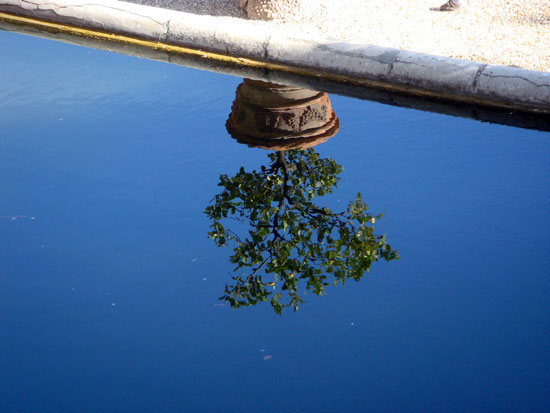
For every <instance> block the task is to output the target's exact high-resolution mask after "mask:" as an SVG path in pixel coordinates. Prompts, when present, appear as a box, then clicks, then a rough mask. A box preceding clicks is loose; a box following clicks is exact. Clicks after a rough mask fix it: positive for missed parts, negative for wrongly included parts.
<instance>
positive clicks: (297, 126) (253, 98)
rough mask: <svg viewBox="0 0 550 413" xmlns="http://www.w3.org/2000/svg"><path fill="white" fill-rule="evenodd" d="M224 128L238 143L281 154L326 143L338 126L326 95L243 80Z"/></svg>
mask: <svg viewBox="0 0 550 413" xmlns="http://www.w3.org/2000/svg"><path fill="white" fill-rule="evenodd" d="M226 127H227V131H228V132H229V134H230V135H231V136H232V137H233V138H235V139H236V140H237V141H238V142H240V143H244V144H247V145H248V146H250V147H258V148H263V149H270V150H275V151H282V150H289V149H305V148H309V147H312V146H315V145H317V144H319V143H322V142H325V141H326V140H327V139H329V138H330V137H332V136H334V135H335V134H336V133H337V132H338V129H339V122H338V118H337V117H336V114H335V113H334V111H333V110H332V106H331V104H330V99H329V97H328V95H327V94H326V93H323V92H316V91H313V90H307V89H300V88H296V87H292V86H282V85H277V84H274V83H266V82H260V81H256V80H250V79H245V80H244V82H243V83H241V84H240V85H239V86H238V87H237V92H236V97H235V101H234V102H233V106H232V108H231V114H230V115H229V119H228V120H227V123H226Z"/></svg>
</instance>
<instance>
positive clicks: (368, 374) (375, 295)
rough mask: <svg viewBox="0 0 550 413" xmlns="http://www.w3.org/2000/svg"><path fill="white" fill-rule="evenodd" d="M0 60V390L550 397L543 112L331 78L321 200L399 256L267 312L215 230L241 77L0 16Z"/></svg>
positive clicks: (358, 400) (254, 402)
mask: <svg viewBox="0 0 550 413" xmlns="http://www.w3.org/2000/svg"><path fill="white" fill-rule="evenodd" d="M0 82H1V85H2V87H1V89H0V125H1V129H0V286H1V287H0V372H1V373H0V396H1V397H0V411H6V412H11V411H68V412H72V411H262V412H264V411H277V412H280V411H331V412H332V411H411V410H413V411H441V410H444V411H445V410H448V411H472V410H474V411H480V410H484V411H503V410H514V411H518V410H519V411H544V410H547V409H548V407H549V396H548V392H547V384H548V379H549V377H548V371H549V367H550V366H549V356H550V354H549V351H548V348H550V342H549V341H550V340H549V337H550V336H549V326H550V323H549V322H550V315H549V310H550V302H549V299H548V297H549V293H550V281H549V277H548V268H549V267H550V258H549V256H548V253H547V251H548V247H549V246H550V245H549V244H550V243H549V237H548V233H549V232H550V224H549V220H548V212H549V209H550V208H549V207H550V188H549V182H550V162H549V160H550V140H549V137H550V135H549V134H548V133H544V132H537V131H529V130H523V129H517V128H511V127H504V126H498V125H491V124H487V123H479V122H475V121H470V120H466V119H460V118H453V117H446V116H442V115H437V114H431V113H425V112H417V111H413V110H407V109H401V108H396V107H388V106H383V105H380V104H376V103H371V102H368V101H359V100H353V99H349V98H345V97H340V96H335V95H332V96H330V99H331V101H332V108H333V110H334V112H335V113H336V115H337V117H338V118H339V121H340V129H339V131H338V133H337V134H336V135H335V136H334V137H332V138H330V139H329V140H328V141H326V142H325V143H322V144H319V145H318V146H316V147H315V148H314V149H313V151H314V152H315V153H316V154H318V155H319V157H320V158H322V159H330V160H333V161H334V162H335V163H337V164H338V165H341V166H342V167H343V172H342V173H341V174H340V175H339V176H340V178H341V179H340V181H338V186H337V188H335V189H334V192H333V193H332V194H329V195H327V196H326V197H324V198H322V201H319V202H320V203H321V204H322V206H329V207H330V208H332V209H333V210H338V209H340V207H342V208H341V209H345V206H347V204H348V202H349V201H351V200H353V199H355V197H356V194H357V192H360V193H361V194H362V197H363V200H364V201H365V202H366V203H368V211H372V213H373V214H377V213H383V214H384V217H383V218H381V219H379V220H376V223H375V224H374V227H375V232H376V234H386V239H387V240H388V242H389V243H390V244H391V247H392V248H395V249H396V250H397V251H398V253H399V257H400V259H399V260H393V261H390V262H382V261H381V262H374V263H373V264H372V267H371V268H370V273H369V274H367V275H365V276H363V278H362V279H361V281H360V282H355V281H352V280H350V281H348V282H346V283H345V285H343V286H342V285H337V286H336V287H333V286H332V283H331V285H330V286H328V287H327V289H326V291H325V292H326V294H325V295H323V296H321V297H319V296H316V295H314V294H312V293H311V291H308V292H307V294H305V295H303V297H302V298H303V299H304V301H305V302H304V303H303V304H302V305H301V306H300V308H299V310H298V311H297V312H293V311H292V310H291V309H284V311H283V312H282V315H280V316H279V315H277V314H275V312H274V311H273V309H272V307H271V306H270V305H269V303H268V302H267V303H260V304H258V305H256V306H251V307H244V308H239V309H236V310H232V309H230V306H229V303H226V302H224V301H223V300H219V297H221V296H222V295H223V292H224V287H225V286H226V284H230V283H231V275H232V274H233V272H232V270H233V267H234V265H233V264H231V263H230V262H229V257H230V255H231V254H232V250H231V248H232V247H231V246H229V247H226V248H218V247H216V246H215V245H214V243H213V242H212V240H210V239H209V238H208V237H207V232H208V231H209V230H210V229H209V226H210V225H211V223H212V222H211V221H210V220H209V219H208V217H207V216H206V215H205V213H204V209H205V208H206V207H207V206H208V205H211V204H212V200H213V198H214V196H215V195H216V194H219V193H220V191H221V188H220V187H219V186H217V184H218V182H219V179H220V175H227V176H228V177H233V176H235V175H236V174H238V173H239V170H240V168H241V167H242V168H243V170H244V171H247V172H250V171H253V170H256V171H260V170H261V167H262V166H264V168H268V167H269V166H270V162H271V161H270V159H269V158H268V155H269V153H270V152H269V151H266V150H263V149H257V148H255V149H253V148H248V147H247V146H246V145H242V144H239V143H237V141H236V140H234V139H232V138H231V137H230V136H229V134H228V133H227V130H226V126H225V123H226V120H227V118H228V115H229V113H230V112H231V107H232V102H233V100H234V99H235V90H236V88H237V86H238V85H239V84H240V83H241V82H242V79H238V78H233V77H226V76H222V75H217V74H212V73H207V72H201V71H196V70H191V69H186V68H183V67H177V66H171V65H168V64H162V63H155V62H151V61H147V60H142V59H136V58H131V57H126V56H122V55H116V54H110V53H107V52H102V51H97V50H90V49H86V48H80V47H76V46H69V45H66V44H62V43H55V42H51V41H46V40H42V39H37V38H32V37H25V36H22V35H17V34H11V33H7V32H0ZM238 225H242V223H241V224H238ZM237 228H240V227H238V226H237ZM243 228H245V227H243ZM243 228H241V229H243ZM276 287H278V286H276ZM302 287H304V285H302ZM275 291H278V290H275ZM300 291H301V293H303V292H304V288H301V289H300Z"/></svg>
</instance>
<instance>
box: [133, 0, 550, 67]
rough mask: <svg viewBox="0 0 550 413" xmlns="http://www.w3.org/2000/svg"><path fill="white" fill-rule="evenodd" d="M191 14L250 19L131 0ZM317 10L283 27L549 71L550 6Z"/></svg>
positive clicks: (408, 3)
mask: <svg viewBox="0 0 550 413" xmlns="http://www.w3.org/2000/svg"><path fill="white" fill-rule="evenodd" d="M127 1H129V2H131V3H138V4H143V5H149V6H155V7H162V8H167V9H173V10H179V11H183V12H186V13H193V14H206V15H211V16H219V17H220V18H223V19H244V18H246V17H245V15H244V13H243V12H242V10H240V9H239V8H238V3H239V0H202V1H201V0H127ZM309 1H310V2H312V3H314V4H315V5H316V7H311V8H310V9H308V10H306V11H303V10H302V11H301V12H300V13H295V14H293V15H290V16H288V17H287V18H286V19H285V20H284V21H283V20H281V21H272V22H257V24H258V25H267V26H269V25H277V26H283V27H285V28H286V29H288V30H292V31H296V30H298V31H300V32H302V33H304V35H307V36H308V37H312V38H321V37H324V38H326V37H329V38H334V39H340V40H344V41H349V42H355V43H369V44H376V45H379V46H386V47H393V48H397V49H404V50H412V51H415V52H419V53H428V54H433V55H440V56H447V57H454V58H459V59H467V60H473V61H477V62H483V63H489V64H497V65H505V66H518V67H523V68H526V69H533V70H540V71H546V72H550V0H469V2H468V4H467V6H466V7H463V8H462V9H461V10H458V11H455V12H436V11H431V10H430V8H431V7H434V6H439V5H440V4H441V3H443V2H444V1H443V0H314V1H312V0H309Z"/></svg>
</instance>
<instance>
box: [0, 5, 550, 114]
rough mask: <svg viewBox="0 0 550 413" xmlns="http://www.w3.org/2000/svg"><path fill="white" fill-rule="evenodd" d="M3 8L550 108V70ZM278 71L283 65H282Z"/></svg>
mask: <svg viewBox="0 0 550 413" xmlns="http://www.w3.org/2000/svg"><path fill="white" fill-rule="evenodd" d="M0 12H5V13H10V14H15V15H19V16H25V17H29V18H33V19H40V20H44V21H48V22H54V23H58V24H63V25H71V26H76V27H80V28H84V29H89V30H97V31H101V32H106V33H115V34H120V35H125V36H128V37H132V38H138V39H144V40H150V41H154V42H160V43H164V44H169V45H176V46H183V47H188V48H192V49H198V50H204V51H208V52H213V53H218V54H221V55H229V56H234V57H242V58H247V59H252V60H256V61H260V62H265V63H268V64H274V65H279V66H281V65H282V66H283V67H284V69H285V70H287V71H291V72H292V71H295V72H297V73H300V74H302V75H303V74H309V75H311V76H324V77H328V78H332V79H333V80H335V79H336V80H341V81H344V82H351V83H360V84H364V85H365V86H369V87H375V88H381V89H386V90H393V91H398V92H404V93H411V94H416V95H421V96H422V95H423V96H434V97H441V98H445V99H455V100H459V101H472V102H478V103H482V104H487V105H494V106H498V107H504V108H511V109H520V110H526V111H531V112H539V113H550V73H548V72H537V71H530V70H524V69H520V68H515V67H505V66H492V65H486V64H481V63H476V62H471V61H467V60H458V59H451V58H446V57H441V56H432V55H426V54H420V53H414V52H410V51H406V50H403V51H402V50H398V49H391V48H384V47H379V46H375V45H365V44H352V43H347V42H340V41H335V40H331V39H315V40H313V39H306V38H303V37H301V36H300V33H289V32H288V31H286V30H285V31H283V30H280V29H277V28H266V27H265V26H261V25H258V24H256V23H255V22H253V21H247V20H242V19H222V18H219V17H213V16H202V15H194V14H189V13H183V12H177V11H173V10H167V9H160V8H155V7H148V6H141V5H138V4H134V3H126V2H122V1H116V0H94V2H93V3H90V2H89V0H55V1H48V0H0ZM279 69H280V67H279Z"/></svg>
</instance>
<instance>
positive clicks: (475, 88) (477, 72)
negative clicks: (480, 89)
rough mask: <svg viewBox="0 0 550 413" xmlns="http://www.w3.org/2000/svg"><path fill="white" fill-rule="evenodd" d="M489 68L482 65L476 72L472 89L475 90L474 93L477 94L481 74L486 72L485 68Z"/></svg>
mask: <svg viewBox="0 0 550 413" xmlns="http://www.w3.org/2000/svg"><path fill="white" fill-rule="evenodd" d="M486 67H487V65H485V64H484V65H481V66H479V67H478V68H477V70H476V75H475V77H474V82H473V83H472V87H473V88H474V91H476V92H477V85H478V83H479V78H480V76H481V73H482V72H483V71H484V70H485V68H486Z"/></svg>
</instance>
